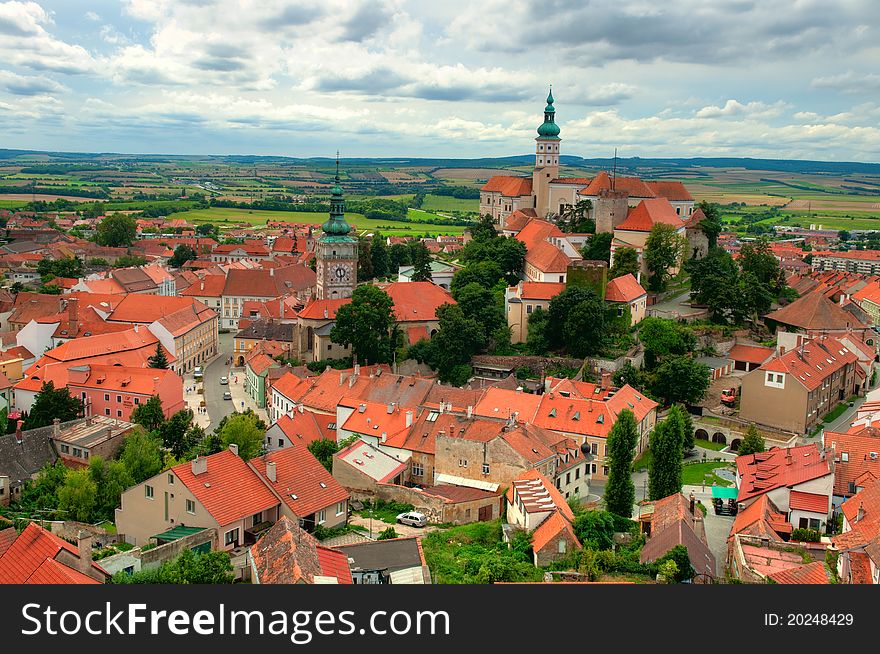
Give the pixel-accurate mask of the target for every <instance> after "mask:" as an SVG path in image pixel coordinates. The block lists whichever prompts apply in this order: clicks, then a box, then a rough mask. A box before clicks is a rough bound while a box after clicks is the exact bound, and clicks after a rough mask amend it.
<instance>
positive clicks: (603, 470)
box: [602, 466, 608, 476]
mask: <svg viewBox="0 0 880 654" xmlns="http://www.w3.org/2000/svg"><path fill="white" fill-rule="evenodd" d="M602 474H603V475H606V476H607V475H608V466H602Z"/></svg>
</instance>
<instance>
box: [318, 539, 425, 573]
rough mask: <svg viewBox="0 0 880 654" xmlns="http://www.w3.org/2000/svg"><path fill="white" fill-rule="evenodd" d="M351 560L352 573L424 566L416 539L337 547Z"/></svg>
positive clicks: (379, 541) (391, 570)
mask: <svg viewBox="0 0 880 654" xmlns="http://www.w3.org/2000/svg"><path fill="white" fill-rule="evenodd" d="M335 549H338V550H339V551H340V552H342V553H344V554H345V555H346V556H347V557H348V558H349V562H348V563H349V566H350V567H351V570H352V572H357V571H359V570H386V571H388V572H394V571H395V570H405V569H407V568H415V567H420V566H422V565H423V563H422V557H421V555H420V553H419V544H418V542H417V540H416V539H415V538H394V539H391V540H378V541H369V542H366V543H357V544H355V545H342V546H340V547H337V548H335Z"/></svg>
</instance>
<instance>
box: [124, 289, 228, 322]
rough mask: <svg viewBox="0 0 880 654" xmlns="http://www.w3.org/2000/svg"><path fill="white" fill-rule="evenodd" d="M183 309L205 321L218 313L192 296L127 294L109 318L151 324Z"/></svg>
mask: <svg viewBox="0 0 880 654" xmlns="http://www.w3.org/2000/svg"><path fill="white" fill-rule="evenodd" d="M181 309H189V310H190V311H191V312H193V313H194V315H196V316H198V317H199V319H200V320H201V321H202V322H204V321H205V320H209V319H211V318H212V317H214V316H215V315H216V313H215V312H214V311H213V310H212V309H209V308H208V307H206V306H205V305H204V304H202V303H201V302H199V301H198V300H195V299H193V298H191V297H174V296H167V295H141V294H139V293H129V294H128V295H126V296H125V297H124V298H123V299H122V300H121V301H120V302H119V304H117V305H116V308H115V309H113V312H112V313H111V314H110V316H109V317H108V318H107V320H109V321H110V322H123V323H141V324H149V323H151V322H155V321H156V320H161V319H162V318H163V317H165V316H168V315H170V314H172V313H176V312H178V311H180V310H181Z"/></svg>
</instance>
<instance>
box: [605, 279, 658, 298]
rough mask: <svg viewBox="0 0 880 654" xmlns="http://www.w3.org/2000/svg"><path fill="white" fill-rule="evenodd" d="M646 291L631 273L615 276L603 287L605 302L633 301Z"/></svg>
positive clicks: (645, 293)
mask: <svg viewBox="0 0 880 654" xmlns="http://www.w3.org/2000/svg"><path fill="white" fill-rule="evenodd" d="M647 294H648V292H647V291H646V290H645V289H644V288H642V285H641V284H639V283H638V282H637V281H636V278H635V277H634V276H633V275H632V273H627V274H626V275H621V276H620V277H615V278H614V279H612V280H611V281H610V282H608V285H607V286H606V287H605V300H606V301H607V302H633V301H634V300H637V299H639V298H640V297H642V296H645V295H647Z"/></svg>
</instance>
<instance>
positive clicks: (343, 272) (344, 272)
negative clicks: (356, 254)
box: [330, 264, 351, 282]
mask: <svg viewBox="0 0 880 654" xmlns="http://www.w3.org/2000/svg"><path fill="white" fill-rule="evenodd" d="M330 274H331V276H332V278H333V279H334V280H335V281H336V282H348V281H351V269H350V266H348V265H347V264H338V265H336V267H334V268H333V269H332V270H331V271H330Z"/></svg>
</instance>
